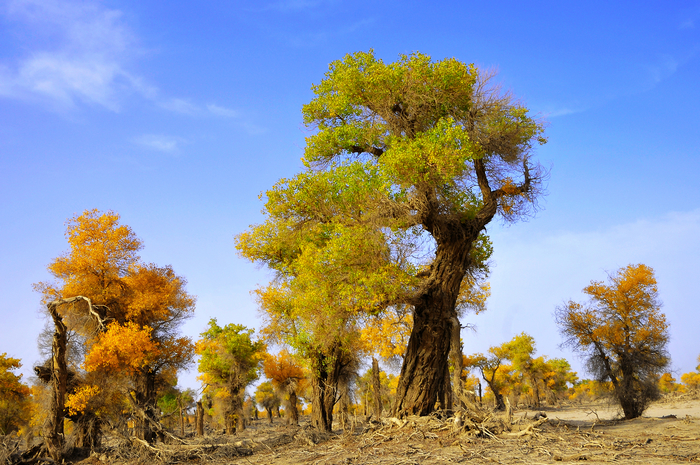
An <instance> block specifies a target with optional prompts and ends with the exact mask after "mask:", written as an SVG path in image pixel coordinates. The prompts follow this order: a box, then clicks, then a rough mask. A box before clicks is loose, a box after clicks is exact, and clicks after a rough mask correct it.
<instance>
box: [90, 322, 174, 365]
mask: <svg viewBox="0 0 700 465" xmlns="http://www.w3.org/2000/svg"><path fill="white" fill-rule="evenodd" d="M152 331H153V330H152V328H149V327H147V326H144V327H140V326H139V325H137V324H136V323H132V322H129V323H126V324H125V325H120V324H119V323H111V324H110V325H109V326H108V327H107V331H106V332H104V333H102V334H100V335H99V336H98V337H97V342H96V343H95V345H93V346H92V349H91V350H90V352H89V353H88V354H87V356H86V357H85V363H84V364H83V366H84V367H85V369H86V370H88V371H96V370H102V371H110V372H121V371H126V372H128V373H135V372H136V371H137V370H138V369H139V368H142V367H144V366H146V365H148V364H150V363H152V362H153V361H154V360H156V358H157V357H158V356H159V355H160V353H161V352H160V350H159V347H158V344H157V343H156V342H155V341H153V340H152V339H151V332H152Z"/></svg>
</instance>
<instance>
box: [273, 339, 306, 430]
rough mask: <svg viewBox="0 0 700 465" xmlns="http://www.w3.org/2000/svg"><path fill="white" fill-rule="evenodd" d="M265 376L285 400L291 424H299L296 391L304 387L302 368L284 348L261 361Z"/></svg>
mask: <svg viewBox="0 0 700 465" xmlns="http://www.w3.org/2000/svg"><path fill="white" fill-rule="evenodd" d="M263 368H264V370H265V376H267V377H268V378H270V380H271V382H272V385H273V386H274V388H275V389H276V390H277V391H278V392H279V393H280V395H281V396H283V397H284V398H285V400H286V401H287V405H286V407H285V408H286V409H287V410H288V411H289V417H288V418H289V421H290V422H291V423H292V424H293V425H298V424H299V411H298V410H297V402H298V400H297V399H298V393H299V391H300V390H302V389H303V387H304V382H305V378H306V376H305V374H304V369H303V368H302V367H301V366H300V365H299V364H297V363H296V361H295V360H294V359H293V358H292V356H291V355H290V354H289V352H287V351H286V350H282V351H281V352H280V353H279V354H277V355H272V354H270V355H268V356H267V357H265V361H264V362H263Z"/></svg>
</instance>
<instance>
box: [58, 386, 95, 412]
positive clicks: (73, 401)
mask: <svg viewBox="0 0 700 465" xmlns="http://www.w3.org/2000/svg"><path fill="white" fill-rule="evenodd" d="M99 393H100V388H99V387H98V386H90V385H88V386H80V387H79V388H78V389H77V390H76V391H75V392H74V393H72V394H69V395H68V397H67V399H66V408H67V409H68V413H69V414H70V415H77V414H78V413H82V412H84V411H85V409H86V408H87V405H88V403H89V402H90V400H91V399H92V398H93V397H94V396H96V395H98V394H99Z"/></svg>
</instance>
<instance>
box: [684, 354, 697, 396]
mask: <svg viewBox="0 0 700 465" xmlns="http://www.w3.org/2000/svg"><path fill="white" fill-rule="evenodd" d="M681 381H682V382H683V384H684V385H685V387H686V389H688V390H691V391H697V390H699V389H700V355H699V356H698V366H697V367H695V371H691V372H690V373H683V375H681Z"/></svg>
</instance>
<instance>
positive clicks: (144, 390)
mask: <svg viewBox="0 0 700 465" xmlns="http://www.w3.org/2000/svg"><path fill="white" fill-rule="evenodd" d="M155 378H156V375H155V373H153V372H152V371H151V370H150V368H148V367H145V368H143V369H142V370H141V371H139V372H138V373H137V374H136V375H135V377H134V390H133V391H132V392H131V396H130V397H129V398H130V400H131V402H132V404H133V405H134V407H135V410H136V415H135V416H134V435H135V436H136V437H137V438H139V439H141V440H144V441H146V442H148V443H152V442H154V441H155V440H156V433H155V430H154V428H153V423H157V422H158V418H157V412H156V386H155V381H156V380H155Z"/></svg>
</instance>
